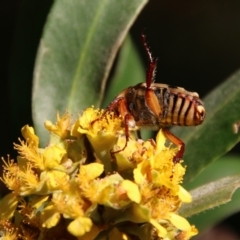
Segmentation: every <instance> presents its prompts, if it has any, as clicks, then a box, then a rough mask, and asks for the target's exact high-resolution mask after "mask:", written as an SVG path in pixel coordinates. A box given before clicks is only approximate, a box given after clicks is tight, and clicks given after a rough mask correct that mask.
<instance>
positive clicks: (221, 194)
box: [179, 174, 240, 217]
mask: <svg viewBox="0 0 240 240" xmlns="http://www.w3.org/2000/svg"><path fill="white" fill-rule="evenodd" d="M239 186H240V174H236V175H234V176H229V177H225V178H222V179H219V180H216V181H214V182H211V183H208V184H206V185H203V186H201V187H198V188H196V189H194V190H192V191H191V192H190V193H191V195H192V197H193V200H192V202H191V203H190V204H183V205H182V206H181V208H180V210H179V213H180V214H181V215H183V216H184V217H189V216H192V215H195V214H197V213H200V212H203V211H205V210H208V209H211V208H214V207H217V206H219V205H221V204H224V203H227V202H229V201H230V200H231V197H232V194H233V193H234V192H235V190H236V189H237V188H238V187H239Z"/></svg>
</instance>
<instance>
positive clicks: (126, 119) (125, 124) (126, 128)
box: [111, 114, 131, 156]
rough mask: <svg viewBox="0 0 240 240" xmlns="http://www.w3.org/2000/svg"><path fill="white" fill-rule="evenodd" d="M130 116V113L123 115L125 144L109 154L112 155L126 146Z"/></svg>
mask: <svg viewBox="0 0 240 240" xmlns="http://www.w3.org/2000/svg"><path fill="white" fill-rule="evenodd" d="M130 118H131V115H130V114H126V115H125V117H124V128H125V136H126V142H125V145H124V147H123V148H122V149H120V150H117V151H111V155H112V156H113V155H114V154H116V153H119V152H121V151H123V150H124V149H125V148H126V147H127V143H128V140H129V127H128V121H129V120H130Z"/></svg>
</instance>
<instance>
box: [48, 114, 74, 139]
mask: <svg viewBox="0 0 240 240" xmlns="http://www.w3.org/2000/svg"><path fill="white" fill-rule="evenodd" d="M44 126H45V128H46V129H47V130H48V131H50V132H52V133H55V134H56V135H58V136H59V137H60V138H62V139H65V138H66V137H67V136H69V131H70V128H71V115H70V114H69V113H67V112H66V113H64V114H63V116H62V117H60V116H59V113H58V112H57V122H56V124H53V123H52V122H50V121H45V123H44Z"/></svg>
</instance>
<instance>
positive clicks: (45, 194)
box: [0, 108, 197, 240]
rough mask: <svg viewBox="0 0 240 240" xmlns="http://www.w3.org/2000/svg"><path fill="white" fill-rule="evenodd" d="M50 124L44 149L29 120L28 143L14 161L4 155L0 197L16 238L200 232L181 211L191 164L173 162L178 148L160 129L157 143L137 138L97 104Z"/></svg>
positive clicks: (1, 213)
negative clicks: (54, 234)
mask: <svg viewBox="0 0 240 240" xmlns="http://www.w3.org/2000/svg"><path fill="white" fill-rule="evenodd" d="M45 127H46V128H47V130H48V131H50V141H49V144H48V146H47V147H46V148H43V149H41V148H39V146H38V144H39V138H38V136H36V135H35V133H34V129H33V128H32V127H29V126H25V127H23V128H22V134H23V136H24V138H25V141H23V140H20V144H15V145H14V146H15V149H17V150H18V153H19V155H20V156H19V157H18V161H17V163H14V162H13V160H10V159H9V158H8V160H7V161H6V160H3V162H4V173H3V176H2V178H1V180H2V181H3V182H4V183H5V184H6V186H7V187H8V188H9V189H10V190H11V191H12V192H11V193H10V194H9V195H7V196H5V197H4V198H3V199H2V200H1V202H0V217H1V219H3V221H5V222H4V223H6V222H7V221H8V220H11V219H13V222H15V223H16V226H14V228H15V229H18V231H19V232H18V234H19V236H20V235H21V236H26V238H27V237H28V238H29V236H31V238H32V239H33V240H35V239H38V238H39V236H40V235H41V236H42V235H44V234H45V235H46V236H48V234H50V235H51V234H52V231H56V232H59V234H60V233H61V235H65V234H66V236H67V234H71V235H72V237H73V239H79V240H87V239H94V238H96V237H99V234H101V235H100V236H104V237H106V238H108V239H110V240H112V239H114V240H115V239H119V240H120V239H124V240H128V239H131V237H130V236H131V235H135V234H136V236H140V235H141V236H142V239H150V238H156V239H157V238H159V239H162V240H170V239H176V240H187V239H190V238H191V237H192V236H194V235H196V234H197V230H196V228H195V227H194V226H191V225H190V224H189V222H188V221H187V220H186V219H185V218H183V217H182V216H180V215H179V214H178V209H179V207H180V206H181V204H182V202H186V203H188V202H191V200H192V199H191V195H190V194H189V193H188V192H187V191H186V190H185V189H184V188H183V187H182V186H181V183H182V181H183V176H184V174H185V171H186V168H185V167H183V166H182V161H180V162H179V163H174V161H173V159H174V156H175V155H176V153H177V151H178V150H177V148H176V147H174V146H172V145H171V144H170V145H169V146H167V145H166V139H165V137H164V135H163V133H162V131H161V130H160V131H159V133H158V135H157V138H156V143H155V141H154V140H152V139H151V140H148V141H143V140H139V139H137V138H136V136H135V133H134V131H133V129H130V132H129V133H126V132H125V128H124V122H123V120H122V118H121V117H119V116H115V114H114V113H113V112H108V111H107V112H106V111H103V110H98V109H97V110H96V109H94V108H88V109H86V110H85V111H84V112H83V113H82V115H80V116H79V119H78V120H77V121H75V122H74V123H73V121H72V119H71V116H70V115H69V114H67V113H65V114H64V115H63V116H62V117H60V116H59V114H57V123H56V124H55V125H54V124H52V123H51V122H49V121H46V122H45ZM126 134H128V137H126ZM26 197H27V198H26ZM16 217H17V218H18V219H17V221H14V220H16V219H15V218H16ZM24 221H27V222H28V227H27V228H25V227H24V224H23V223H24ZM139 223H141V224H139ZM53 229H54V230H53ZM0 230H1V224H0ZM33 233H34V234H36V235H34V234H33ZM13 235H14V233H13ZM9 236H10V235H9Z"/></svg>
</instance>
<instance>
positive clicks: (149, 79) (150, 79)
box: [141, 33, 158, 88]
mask: <svg viewBox="0 0 240 240" xmlns="http://www.w3.org/2000/svg"><path fill="white" fill-rule="evenodd" d="M141 37H142V43H143V46H144V49H145V51H146V53H147V55H148V61H149V65H148V69H147V74H146V84H147V88H150V86H151V84H152V83H154V82H155V75H156V69H157V60H158V59H157V58H154V57H153V56H152V54H151V52H150V49H149V46H148V44H147V41H146V35H145V34H144V33H142V34H141Z"/></svg>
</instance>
